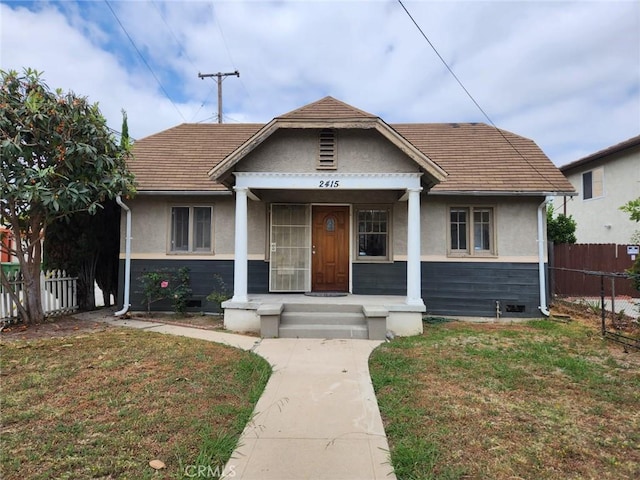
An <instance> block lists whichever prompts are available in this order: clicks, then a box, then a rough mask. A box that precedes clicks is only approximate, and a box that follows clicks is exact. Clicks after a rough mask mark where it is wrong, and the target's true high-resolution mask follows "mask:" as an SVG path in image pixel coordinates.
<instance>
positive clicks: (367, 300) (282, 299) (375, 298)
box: [224, 293, 426, 312]
mask: <svg viewBox="0 0 640 480" xmlns="http://www.w3.org/2000/svg"><path fill="white" fill-rule="evenodd" d="M406 298H407V297H405V296H404V295H354V294H350V293H349V294H347V295H345V296H340V297H315V296H309V295H305V294H303V293H265V294H249V295H248V301H247V302H234V301H233V300H227V301H226V302H224V307H225V308H242V309H250V310H254V309H256V310H257V309H258V307H260V305H266V304H273V303H282V304H300V303H306V304H312V305H314V304H315V305H319V304H320V305H321V304H325V303H330V304H332V305H362V306H374V305H375V306H381V307H385V308H386V309H387V310H389V311H393V312H424V311H426V308H425V307H424V305H407V303H406Z"/></svg>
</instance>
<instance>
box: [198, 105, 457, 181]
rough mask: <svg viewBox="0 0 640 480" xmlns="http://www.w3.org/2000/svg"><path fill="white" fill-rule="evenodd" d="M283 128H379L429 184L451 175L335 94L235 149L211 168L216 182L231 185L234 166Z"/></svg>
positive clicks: (275, 121)
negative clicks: (338, 98) (417, 167)
mask: <svg viewBox="0 0 640 480" xmlns="http://www.w3.org/2000/svg"><path fill="white" fill-rule="evenodd" d="M280 128H298V129H301V128H314V129H322V128H335V129H341V128H345V129H346V128H353V129H358V128H361V129H375V130H377V131H378V132H379V133H381V134H382V136H383V137H384V138H386V139H387V140H388V141H390V142H391V143H393V144H394V145H395V146H396V147H398V148H399V149H400V150H401V151H402V152H403V153H405V154H406V155H407V156H408V157H409V158H411V159H412V160H413V161H415V162H416V163H417V164H418V166H419V167H420V168H421V169H422V170H423V171H424V172H425V173H426V174H427V177H428V178H425V183H426V184H427V185H429V186H431V185H434V184H436V183H438V182H440V181H442V180H443V179H444V178H445V177H446V176H447V172H446V171H444V170H443V169H442V168H441V167H440V166H439V165H438V164H437V163H435V162H433V161H432V160H431V159H430V158H429V157H428V156H427V155H426V154H425V153H424V152H422V151H421V150H419V149H418V148H416V147H415V146H414V145H412V144H411V143H410V142H408V141H407V140H406V139H405V138H404V137H402V136H401V135H398V133H397V132H396V131H394V130H393V129H392V128H391V127H390V126H389V125H387V124H386V123H385V122H384V121H382V120H381V119H380V118H378V117H375V116H373V115H371V114H369V113H366V112H364V111H362V110H358V109H357V108H354V107H352V106H350V105H348V104H346V103H344V102H341V101H339V100H336V99H335V98H333V97H325V98H323V99H321V100H318V101H317V102H314V103H310V104H309V105H305V106H304V107H301V108H299V109H297V110H294V111H292V112H289V113H287V114H285V115H283V116H280V117H276V118H274V119H273V120H272V121H271V122H269V123H268V124H266V125H265V126H264V127H263V128H262V129H261V130H260V131H258V132H256V134H255V135H253V136H252V137H251V138H249V139H247V141H246V142H245V143H243V144H242V145H240V146H239V147H238V148H237V149H236V150H235V151H233V152H231V153H230V154H229V156H227V157H226V158H225V159H224V160H223V161H221V162H220V163H218V164H217V165H215V166H214V167H213V168H212V169H211V170H210V171H209V176H210V177H211V178H212V179H213V180H214V181H216V182H220V183H223V184H225V185H227V186H231V184H232V182H233V178H232V175H231V173H232V170H233V167H234V166H235V165H236V164H237V163H238V162H239V161H240V160H242V159H243V158H244V157H245V156H246V155H248V154H249V153H251V152H252V151H253V150H254V149H256V148H257V147H258V146H259V145H260V144H262V143H263V142H264V141H266V139H267V138H269V137H270V136H271V135H272V134H273V133H274V132H275V131H276V130H278V129H280Z"/></svg>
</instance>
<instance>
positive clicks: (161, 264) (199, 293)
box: [118, 258, 269, 312]
mask: <svg viewBox="0 0 640 480" xmlns="http://www.w3.org/2000/svg"><path fill="white" fill-rule="evenodd" d="M182 267H187V268H188V269H189V277H190V280H191V289H192V291H193V293H192V296H191V300H190V304H191V305H190V307H189V311H194V312H201V311H202V312H215V311H216V306H215V305H214V304H213V303H211V302H209V301H207V299H206V297H207V295H209V294H210V293H211V292H212V291H213V290H214V289H217V288H218V283H217V282H216V275H219V276H220V278H221V279H222V281H223V282H224V283H225V284H226V288H227V290H228V292H229V294H230V295H232V294H233V260H189V259H188V258H184V259H180V260H165V259H162V260H132V261H131V290H130V293H129V295H130V302H131V310H133V311H140V310H146V309H147V306H146V304H145V302H144V298H143V295H142V286H141V283H140V277H142V276H143V275H144V274H145V273H147V272H162V271H174V272H175V271H177V270H178V269H179V268H182ZM248 274H249V286H248V291H249V293H266V292H267V291H268V285H269V268H268V263H266V262H263V261H249V272H248ZM123 299H124V260H120V269H119V281H118V303H119V305H122V302H123ZM151 308H152V310H155V311H171V310H172V306H171V302H169V301H159V302H155V303H153V304H152V306H151Z"/></svg>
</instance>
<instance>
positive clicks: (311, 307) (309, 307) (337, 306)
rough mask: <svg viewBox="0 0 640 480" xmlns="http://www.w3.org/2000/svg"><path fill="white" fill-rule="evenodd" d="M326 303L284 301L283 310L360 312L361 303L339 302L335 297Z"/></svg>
mask: <svg viewBox="0 0 640 480" xmlns="http://www.w3.org/2000/svg"><path fill="white" fill-rule="evenodd" d="M327 300H331V301H330V302H329V301H327V302H326V303H285V304H284V309H283V311H284V312H315V313H336V312H339V313H362V305H358V304H353V303H344V304H343V303H339V302H337V301H336V300H337V299H333V298H331V299H327Z"/></svg>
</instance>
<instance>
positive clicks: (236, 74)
mask: <svg viewBox="0 0 640 480" xmlns="http://www.w3.org/2000/svg"><path fill="white" fill-rule="evenodd" d="M232 76H233V77H240V72H239V71H238V70H236V71H235V72H230V73H221V72H218V73H199V72H198V78H201V79H203V80H204V79H205V78H210V77H216V81H217V82H218V123H222V80H224V79H225V77H232Z"/></svg>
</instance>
